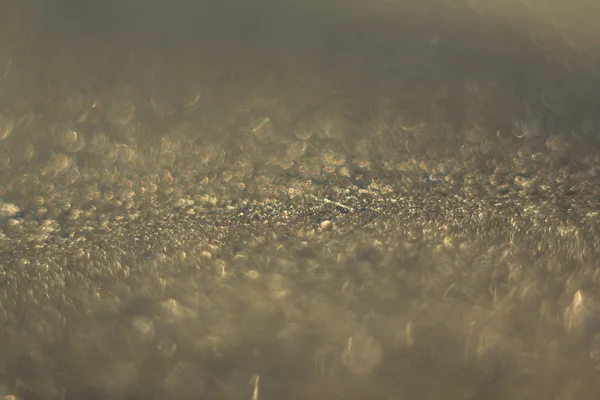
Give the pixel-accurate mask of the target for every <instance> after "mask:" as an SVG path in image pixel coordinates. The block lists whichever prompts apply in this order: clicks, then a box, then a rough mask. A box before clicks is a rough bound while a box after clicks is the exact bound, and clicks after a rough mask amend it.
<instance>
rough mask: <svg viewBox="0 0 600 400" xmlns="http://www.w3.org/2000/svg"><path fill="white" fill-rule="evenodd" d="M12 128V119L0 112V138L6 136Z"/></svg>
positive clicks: (2, 138)
mask: <svg viewBox="0 0 600 400" xmlns="http://www.w3.org/2000/svg"><path fill="white" fill-rule="evenodd" d="M12 129H13V121H12V120H11V119H10V118H8V117H7V116H6V115H5V114H3V113H0V140H4V139H6V138H8V137H9V136H10V134H11V132H12Z"/></svg>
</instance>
